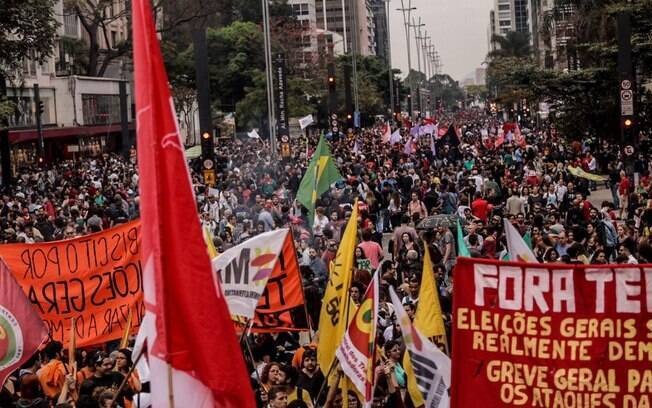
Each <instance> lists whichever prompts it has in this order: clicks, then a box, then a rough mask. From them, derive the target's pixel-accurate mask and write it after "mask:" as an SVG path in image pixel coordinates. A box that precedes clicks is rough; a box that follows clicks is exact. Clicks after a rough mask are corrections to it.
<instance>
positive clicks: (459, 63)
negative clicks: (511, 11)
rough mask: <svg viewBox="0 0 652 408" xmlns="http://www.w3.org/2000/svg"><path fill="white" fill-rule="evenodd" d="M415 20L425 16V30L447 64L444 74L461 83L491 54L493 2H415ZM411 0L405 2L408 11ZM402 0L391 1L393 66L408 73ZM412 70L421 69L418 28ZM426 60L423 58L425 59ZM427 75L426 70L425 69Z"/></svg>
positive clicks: (412, 43)
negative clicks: (489, 38)
mask: <svg viewBox="0 0 652 408" xmlns="http://www.w3.org/2000/svg"><path fill="white" fill-rule="evenodd" d="M411 1H412V7H416V8H417V9H416V10H413V11H412V16H414V17H415V19H417V20H418V19H419V17H421V22H422V23H425V24H426V25H425V26H424V27H422V29H425V30H427V31H428V35H430V36H431V37H432V42H433V44H434V45H435V47H436V49H437V51H439V56H440V59H441V61H442V63H443V72H444V73H447V74H449V75H451V76H452V77H453V78H454V79H456V80H459V81H461V80H462V79H464V78H465V77H466V76H468V75H469V74H471V73H473V72H474V71H475V69H476V68H478V67H479V66H480V64H482V62H483V61H484V59H485V56H486V54H487V28H488V25H489V10H491V8H492V6H493V0H411ZM409 2H410V0H403V3H404V4H405V7H406V8H407V6H408V3H409ZM397 8H401V0H391V3H390V29H391V42H392V65H393V66H394V67H396V68H399V69H400V70H401V71H402V72H404V73H407V71H408V62H407V48H406V47H407V46H406V42H405V26H404V24H403V15H402V13H401V12H400V11H396V9H397ZM410 44H411V46H412V68H413V69H415V70H416V69H417V63H416V56H415V53H416V45H415V44H414V29H413V28H410ZM422 61H423V57H422ZM422 72H423V68H422Z"/></svg>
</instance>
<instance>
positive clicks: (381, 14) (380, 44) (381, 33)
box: [371, 0, 390, 62]
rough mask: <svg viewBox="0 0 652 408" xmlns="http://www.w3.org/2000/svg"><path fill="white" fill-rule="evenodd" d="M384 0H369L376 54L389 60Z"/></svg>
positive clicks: (386, 60)
mask: <svg viewBox="0 0 652 408" xmlns="http://www.w3.org/2000/svg"><path fill="white" fill-rule="evenodd" d="M385 4H386V1H385V0H371V12H372V13H373V17H374V29H375V31H374V34H375V37H376V38H375V39H376V55H378V56H379V57H381V58H382V59H384V60H385V62H389V58H388V56H389V47H390V44H389V33H388V32H387V9H386V8H385Z"/></svg>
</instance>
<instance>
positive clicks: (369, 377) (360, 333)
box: [335, 268, 380, 407]
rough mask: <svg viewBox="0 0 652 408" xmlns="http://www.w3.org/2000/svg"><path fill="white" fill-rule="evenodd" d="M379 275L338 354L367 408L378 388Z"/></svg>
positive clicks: (372, 283)
mask: <svg viewBox="0 0 652 408" xmlns="http://www.w3.org/2000/svg"><path fill="white" fill-rule="evenodd" d="M379 269H380V268H379ZM378 274H379V273H378V271H376V274H375V275H374V278H373V279H372V280H371V283H369V287H368V288H367V291H366V293H365V295H364V298H363V299H362V303H360V307H358V310H356V312H355V314H354V315H353V318H352V319H351V323H349V327H348V329H347V331H346V334H345V335H344V338H343V339H342V343H340V346H339V347H338V349H337V351H335V355H336V356H337V359H338V360H339V362H340V366H341V367H342V371H344V374H346V376H347V377H349V379H350V380H351V383H352V384H353V385H354V386H355V388H357V389H358V391H359V392H360V394H362V395H363V396H364V399H365V401H364V405H363V406H364V407H369V406H371V403H372V402H373V389H374V386H375V384H376V379H375V364H374V363H375V358H374V357H375V350H376V330H377V327H378V325H377V320H378V303H379V295H380V287H379V284H378Z"/></svg>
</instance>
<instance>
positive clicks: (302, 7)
mask: <svg viewBox="0 0 652 408" xmlns="http://www.w3.org/2000/svg"><path fill="white" fill-rule="evenodd" d="M288 5H289V6H291V7H292V12H293V14H294V17H295V18H296V19H297V22H298V25H299V29H300V30H301V34H300V38H299V41H297V44H296V47H294V50H293V51H292V54H293V55H291V56H290V60H291V63H290V66H298V67H301V68H307V67H308V66H310V65H311V64H312V63H314V62H315V61H316V58H317V53H318V49H317V36H316V35H315V29H316V28H317V12H316V9H315V0H288Z"/></svg>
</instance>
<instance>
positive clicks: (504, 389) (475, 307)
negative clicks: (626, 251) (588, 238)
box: [451, 258, 652, 408]
mask: <svg viewBox="0 0 652 408" xmlns="http://www.w3.org/2000/svg"><path fill="white" fill-rule="evenodd" d="M453 298H454V305H453V306H454V307H453V309H454V310H453V376H452V405H451V406H452V407H456V408H467V407H475V406H482V407H484V408H498V407H557V408H592V407H607V408H609V407H612V408H634V407H636V408H639V407H650V406H652V265H605V266H597V265H586V266H585V265H561V264H550V265H546V264H526V263H511V262H510V263H506V262H497V261H489V260H477V259H470V258H459V259H458V263H457V266H456V267H455V286H454V296H453ZM469 390H473V392H469Z"/></svg>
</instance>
